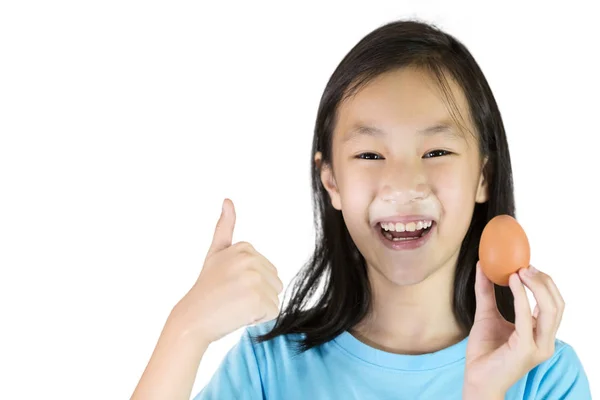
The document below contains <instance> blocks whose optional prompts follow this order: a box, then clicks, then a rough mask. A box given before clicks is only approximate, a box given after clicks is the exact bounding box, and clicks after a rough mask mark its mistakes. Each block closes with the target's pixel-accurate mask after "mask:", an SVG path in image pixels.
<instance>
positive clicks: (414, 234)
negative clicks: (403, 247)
mask: <svg viewBox="0 0 600 400" xmlns="http://www.w3.org/2000/svg"><path fill="white" fill-rule="evenodd" d="M433 226H435V221H416V222H410V223H408V224H406V225H404V224H386V223H383V224H379V229H380V230H381V234H382V235H383V237H385V238H386V239H388V240H389V241H392V242H406V241H411V240H417V239H419V238H422V237H423V236H426V235H427V234H428V233H429V232H431V228H432V227H433Z"/></svg>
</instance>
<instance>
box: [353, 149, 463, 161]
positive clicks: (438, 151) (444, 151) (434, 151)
mask: <svg viewBox="0 0 600 400" xmlns="http://www.w3.org/2000/svg"><path fill="white" fill-rule="evenodd" d="M434 153H435V154H438V155H436V156H429V155H430V154H434ZM440 153H442V154H440ZM367 154H368V155H370V156H376V157H381V156H379V155H378V154H375V153H361V154H359V155H358V156H356V158H359V159H361V160H377V159H374V158H364V157H363V156H364V155H367ZM450 154H452V152H450V151H448V150H432V151H430V152H429V153H427V154H425V155H424V156H423V158H436V157H442V156H447V155H450Z"/></svg>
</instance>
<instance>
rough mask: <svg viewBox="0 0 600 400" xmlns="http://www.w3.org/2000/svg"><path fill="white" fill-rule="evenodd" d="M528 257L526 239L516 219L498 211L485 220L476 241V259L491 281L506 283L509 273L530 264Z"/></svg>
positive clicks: (528, 251)
mask: <svg viewBox="0 0 600 400" xmlns="http://www.w3.org/2000/svg"><path fill="white" fill-rule="evenodd" d="M529 257H530V249H529V240H528V239H527V235H526V234H525V231H524V230H523V228H522V227H521V225H520V224H519V223H518V222H517V220H516V219H514V218H513V217H511V216H510V215H498V216H496V217H494V218H492V219H491V220H490V221H489V222H488V223H487V225H486V226H485V228H484V229H483V232H482V233H481V240H480V242H479V263H480V265H481V269H482V271H483V273H484V274H485V275H486V276H487V277H488V278H489V279H490V280H491V281H492V282H494V283H495V284H497V285H500V286H508V278H509V277H510V275H511V274H512V273H514V272H517V271H518V270H519V269H521V268H526V267H527V266H529V261H530V259H529Z"/></svg>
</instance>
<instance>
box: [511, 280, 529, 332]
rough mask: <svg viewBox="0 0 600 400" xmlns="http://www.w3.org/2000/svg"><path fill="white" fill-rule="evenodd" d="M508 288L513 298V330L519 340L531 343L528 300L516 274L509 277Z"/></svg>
mask: <svg viewBox="0 0 600 400" xmlns="http://www.w3.org/2000/svg"><path fill="white" fill-rule="evenodd" d="M508 286H510V290H511V291H512V293H513V297H514V298H515V330H516V331H517V334H518V335H519V337H520V338H522V339H525V340H526V341H530V340H531V341H533V318H532V315H531V308H530V306H529V299H528V298H527V292H525V286H523V284H522V283H521V279H520V278H519V275H518V274H511V275H510V277H509V279H508Z"/></svg>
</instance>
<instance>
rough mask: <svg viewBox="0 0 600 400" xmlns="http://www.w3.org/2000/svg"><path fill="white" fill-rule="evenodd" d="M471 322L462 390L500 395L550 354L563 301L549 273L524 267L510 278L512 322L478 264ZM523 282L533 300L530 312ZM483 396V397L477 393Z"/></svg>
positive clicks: (498, 396) (499, 396) (486, 394)
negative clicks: (504, 312) (497, 301)
mask: <svg viewBox="0 0 600 400" xmlns="http://www.w3.org/2000/svg"><path fill="white" fill-rule="evenodd" d="M476 269H477V272H476V277H475V298H476V302H477V306H476V311H475V321H474V324H473V327H472V328H471V333H470V335H469V339H468V343H467V355H466V365H465V380H464V392H465V393H468V392H470V393H478V395H477V397H478V398H481V399H484V398H486V397H485V396H488V397H487V398H494V396H496V397H495V398H504V394H505V393H506V391H507V390H508V389H509V388H510V387H511V386H512V385H513V384H514V383H516V382H517V381H518V380H519V379H521V378H522V377H523V376H524V375H525V374H526V373H528V372H529V371H530V370H531V369H532V368H534V367H535V366H537V365H538V364H540V363H541V362H543V361H545V360H547V359H549V358H550V357H551V356H552V355H553V354H554V341H555V338H556V332H557V330H558V327H559V325H560V321H561V319H562V314H563V310H564V306H565V302H564V300H563V298H562V296H561V295H560V292H559V291H558V288H557V287H556V285H555V284H554V282H553V281H552V279H551V278H550V276H548V275H546V274H544V273H543V272H540V271H538V270H536V269H535V268H533V267H531V266H529V267H528V268H522V269H520V270H519V271H518V273H514V274H512V275H511V276H510V279H509V286H510V289H511V291H512V293H513V295H514V298H515V323H514V324H512V323H510V322H508V321H506V320H505V319H504V318H503V317H502V315H501V314H500V312H499V311H498V308H497V306H496V297H495V294H494V285H493V283H492V282H491V281H490V280H489V279H488V278H487V277H486V276H485V275H484V273H483V272H482V270H481V268H480V266H479V263H477V267H476ZM523 283H524V284H525V286H527V287H528V288H529V289H530V290H531V292H532V293H533V295H534V297H535V300H536V302H537V304H536V307H535V309H534V311H533V315H532V314H531V308H530V306H529V300H528V299H527V294H526V292H525V287H524V286H523ZM482 396H484V397H482Z"/></svg>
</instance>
